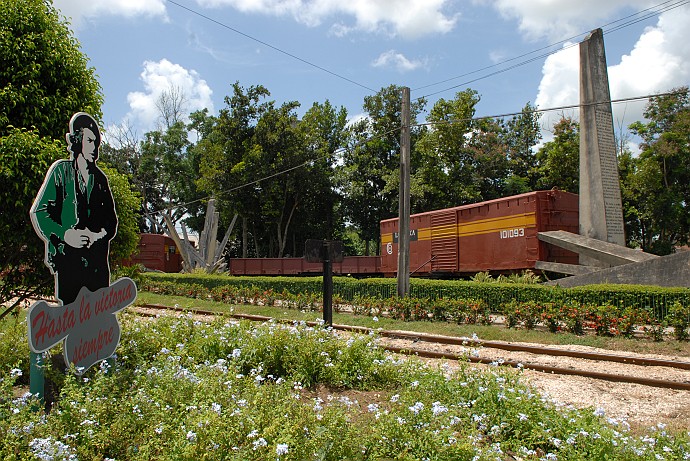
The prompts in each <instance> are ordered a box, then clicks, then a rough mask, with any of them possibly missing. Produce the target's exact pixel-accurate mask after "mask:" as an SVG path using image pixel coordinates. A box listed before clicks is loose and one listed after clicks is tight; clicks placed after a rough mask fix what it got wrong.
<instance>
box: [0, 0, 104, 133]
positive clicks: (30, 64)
mask: <svg viewBox="0 0 690 461" xmlns="http://www.w3.org/2000/svg"><path fill="white" fill-rule="evenodd" d="M102 104H103V95H102V93H101V87H100V84H99V83H98V81H97V80H96V76H95V70H94V69H93V68H92V67H89V66H88V59H87V57H86V56H85V55H84V54H82V52H81V50H80V46H79V43H78V42H77V40H76V39H75V38H74V36H73V34H72V32H71V31H70V29H69V28H68V25H67V23H66V22H65V21H63V20H62V19H61V18H60V16H59V14H58V12H57V10H56V9H55V8H54V7H53V6H52V2H51V1H50V0H22V1H16V0H0V136H5V135H6V134H7V133H9V132H10V131H11V129H10V128H9V126H13V127H16V128H27V129H32V127H35V128H36V130H37V133H38V134H39V136H46V137H48V138H52V139H63V138H64V136H65V127H66V125H67V121H69V119H70V117H71V116H72V114H74V113H75V112H79V111H83V112H88V113H90V114H91V115H93V116H94V117H95V118H96V119H100V118H101V105H102Z"/></svg>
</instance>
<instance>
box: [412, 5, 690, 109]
mask: <svg viewBox="0 0 690 461" xmlns="http://www.w3.org/2000/svg"><path fill="white" fill-rule="evenodd" d="M688 3H690V1H688V0H681V1H677V0H667V1H665V2H663V3H659V4H658V5H655V6H652V7H650V8H646V9H644V10H640V11H638V12H636V13H634V14H631V15H629V16H625V17H623V18H620V19H617V20H615V21H612V22H609V23H607V24H605V25H603V26H601V28H602V29H604V28H606V27H608V26H610V25H613V24H616V23H620V22H622V21H626V20H628V19H630V18H633V17H637V16H639V15H640V14H641V13H645V15H644V16H642V17H638V18H636V19H634V20H630V21H627V22H624V23H622V24H619V25H618V26H616V27H614V28H612V29H609V30H605V31H604V34H609V33H612V32H617V31H619V30H621V29H623V28H626V27H629V26H631V25H633V24H636V23H638V22H641V21H644V20H647V19H649V18H652V17H654V16H657V15H659V14H661V13H665V12H667V11H671V10H673V9H676V8H679V7H681V6H683V5H686V4H688ZM669 4H670V5H669ZM659 7H661V8H660V9H655V8H659ZM649 11H651V12H649ZM588 33H589V32H583V33H580V34H577V35H574V36H572V37H569V38H566V39H564V40H561V41H558V42H555V43H552V44H550V45H547V46H545V47H542V48H538V49H536V50H533V51H530V52H528V53H524V54H521V55H519V56H516V57H514V58H510V59H506V60H504V61H501V62H499V63H496V64H493V65H490V66H486V67H482V68H481V69H477V70H474V71H471V72H467V73H464V74H461V75H458V76H455V77H451V78H448V79H445V80H442V81H439V82H436V83H432V84H429V85H424V86H421V87H417V88H415V89H414V90H413V91H417V90H420V89H424V88H429V87H432V86H436V85H440V84H442V83H447V82H449V81H452V80H457V79H459V78H462V77H466V76H469V75H474V74H477V73H480V72H482V71H485V70H489V69H493V68H495V67H500V66H502V65H504V64H507V63H509V62H513V61H516V60H518V59H520V58H524V57H526V56H530V55H532V54H534V53H538V52H540V51H543V50H548V49H550V48H553V47H555V46H558V45H563V44H565V43H568V42H570V41H571V40H574V39H576V38H579V37H581V36H584V35H586V34H588ZM577 45H579V44H578V43H573V44H570V45H568V46H566V47H563V48H557V49H554V50H551V51H548V52H546V53H542V54H539V55H537V56H533V57H531V58H529V59H526V60H524V61H520V62H518V63H516V64H513V65H512V66H509V67H505V68H502V69H499V70H496V71H494V72H491V73H489V74H486V75H482V76H480V77H477V78H474V79H471V80H468V81H465V82H463V83H460V84H457V85H453V86H451V87H449V88H445V89H443V90H439V91H435V92H433V93H429V94H426V95H424V96H420V97H419V98H417V100H419V99H423V98H427V97H429V96H435V95H437V94H440V93H444V92H446V91H450V90H453V89H455V88H458V87H461V86H465V85H468V84H470V83H474V82H477V81H479V80H483V79H486V78H489V77H493V76H494V75H498V74H501V73H504V72H507V71H509V70H513V69H515V68H517V67H521V66H524V65H526V64H529V63H531V62H534V61H537V60H540V59H542V58H545V57H548V56H550V55H552V54H555V53H558V52H560V51H563V50H565V49H569V48H572V47H573V46H577Z"/></svg>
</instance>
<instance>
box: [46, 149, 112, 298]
mask: <svg viewBox="0 0 690 461" xmlns="http://www.w3.org/2000/svg"><path fill="white" fill-rule="evenodd" d="M32 213H33V215H34V216H33V218H34V224H35V227H37V231H39V232H40V234H41V235H42V238H43V240H44V241H45V242H46V246H47V251H46V262H47V263H48V264H49V266H50V267H51V268H52V270H53V272H54V273H58V275H60V272H61V271H70V278H71V279H75V278H76V279H78V281H79V283H83V286H86V287H88V288H89V289H91V290H92V291H95V290H96V289H98V288H101V287H103V286H108V284H109V283H110V280H109V279H110V270H109V268H108V249H109V242H110V240H111V239H112V238H113V236H114V235H115V232H116V230H117V217H116V214H115V204H114V203H113V196H112V193H111V191H110V186H109V185H108V180H107V178H106V176H105V174H104V173H103V172H102V171H101V170H100V169H99V168H98V167H97V166H96V165H95V163H94V164H91V165H90V166H89V176H88V180H87V181H86V182H85V181H84V180H83V179H82V177H81V175H80V174H79V173H78V171H77V169H76V168H75V164H74V162H73V161H71V160H59V161H57V162H55V163H53V165H52V166H51V167H50V169H49V170H48V173H47V174H46V179H45V181H44V183H43V187H42V189H41V191H40V192H39V194H38V196H37V197H36V201H35V202H34V206H33V207H32ZM70 228H71V229H81V230H84V229H89V230H91V231H92V232H99V231H101V230H104V231H105V237H102V238H100V239H98V240H96V241H95V242H94V243H93V244H92V245H91V246H89V247H84V248H74V247H71V246H69V245H68V244H67V243H65V240H64V237H65V232H66V231H67V230H68V229H70ZM62 275H63V277H59V278H60V279H61V280H64V279H65V277H64V275H65V274H62ZM60 284H61V283H60V281H58V282H57V285H58V286H57V289H58V292H60V291H62V295H66V297H67V298H69V297H71V296H72V295H71V293H72V291H73V290H72V289H71V288H69V290H68V291H69V294H67V293H65V289H62V290H61V287H60ZM80 287H81V285H80V286H79V288H80ZM63 288H64V287H63ZM76 291H77V293H78V291H79V290H78V289H77V290H76ZM77 293H74V296H75V297H76V294H77ZM60 294H61V293H58V295H60ZM60 299H61V300H62V301H63V303H67V302H70V301H71V300H70V299H63V298H62V297H60Z"/></svg>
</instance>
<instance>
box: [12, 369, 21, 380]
mask: <svg viewBox="0 0 690 461" xmlns="http://www.w3.org/2000/svg"><path fill="white" fill-rule="evenodd" d="M21 375H22V370H20V369H19V368H12V370H10V376H11V377H12V378H18V377H20V376H21Z"/></svg>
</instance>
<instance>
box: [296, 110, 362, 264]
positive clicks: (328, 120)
mask: <svg viewBox="0 0 690 461" xmlns="http://www.w3.org/2000/svg"><path fill="white" fill-rule="evenodd" d="M346 125H347V110H346V109H345V108H344V107H340V108H336V107H334V106H333V105H332V104H331V103H330V102H329V101H328V100H327V101H325V102H324V103H323V104H321V103H314V104H313V105H312V107H311V108H309V110H308V111H307V112H306V113H305V114H304V116H303V117H302V120H300V122H299V124H298V127H297V128H298V130H299V132H300V133H301V136H302V142H303V143H304V147H303V149H304V152H305V154H306V159H307V160H309V159H311V160H313V162H312V163H311V164H309V165H308V166H306V168H307V171H308V175H309V177H308V186H309V187H308V188H306V189H305V191H304V194H305V195H304V199H303V200H302V205H301V206H300V209H299V210H298V211H299V215H298V219H297V220H295V223H294V235H295V237H294V240H295V241H297V242H298V243H301V244H303V243H304V241H305V240H306V239H309V238H314V239H333V240H342V239H343V232H344V214H343V209H342V207H341V203H342V196H341V194H340V193H339V187H338V178H337V175H336V168H337V160H338V156H337V154H336V153H337V152H338V151H339V150H341V149H342V148H343V146H344V145H345V143H346V138H347V136H346V129H345V127H346ZM292 254H293V255H296V254H301V250H300V251H295V249H293V251H292ZM354 254H356V253H354Z"/></svg>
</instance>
